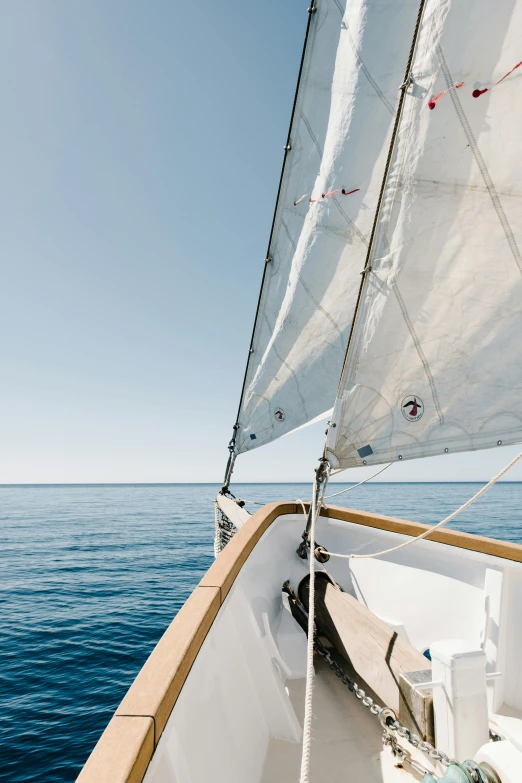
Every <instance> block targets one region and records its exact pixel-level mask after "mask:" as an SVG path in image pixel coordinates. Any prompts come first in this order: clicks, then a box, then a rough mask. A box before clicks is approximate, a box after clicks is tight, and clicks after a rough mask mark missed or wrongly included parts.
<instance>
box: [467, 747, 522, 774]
mask: <svg viewBox="0 0 522 783" xmlns="http://www.w3.org/2000/svg"><path fill="white" fill-rule="evenodd" d="M475 760H476V761H479V762H480V761H484V762H485V763H486V764H489V766H490V767H492V768H493V769H494V770H495V772H496V773H497V775H498V777H499V779H500V780H501V783H520V780H521V779H522V753H521V752H520V751H519V750H517V748H515V747H514V746H513V745H512V744H511V743H510V742H489V743H488V744H487V745H484V746H483V747H482V748H480V750H479V752H478V753H477V756H476V759H475Z"/></svg>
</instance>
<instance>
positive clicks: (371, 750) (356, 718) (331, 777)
mask: <svg viewBox="0 0 522 783" xmlns="http://www.w3.org/2000/svg"><path fill="white" fill-rule="evenodd" d="M315 671H316V679H315V688H314V718H313V724H312V725H313V740H312V756H311V783H324V781H336V783H353V782H354V781H360V782H361V783H410V782H413V781H418V780H420V779H421V776H420V774H419V773H418V772H416V771H415V770H413V769H412V768H411V766H410V765H408V764H407V763H405V765H404V768H403V769H399V768H396V766H395V760H394V758H393V756H392V755H391V753H390V751H389V750H388V749H386V750H384V751H383V745H382V729H381V727H380V724H379V722H378V721H377V719H376V718H375V716H374V715H372V714H371V713H370V711H369V710H368V709H367V708H365V707H363V705H362V704H361V703H360V702H359V701H358V700H357V699H356V698H355V696H354V695H353V694H352V693H350V691H349V690H348V688H346V687H345V686H344V685H343V684H342V683H341V682H340V681H339V679H338V678H337V677H336V675H335V674H334V673H333V672H332V671H331V670H330V668H329V667H328V666H327V664H326V663H325V662H324V661H323V660H322V659H321V658H318V657H316V660H315ZM288 691H289V696H290V700H291V702H292V704H293V706H294V709H295V711H296V714H297V715H299V716H300V719H301V720H302V715H303V713H304V691H305V681H304V680H292V681H290V682H289V684H288ZM417 757H418V756H417ZM300 763H301V745H300V744H296V743H294V742H284V741H283V740H276V739H273V740H271V741H270V742H269V745H268V752H267V756H266V761H265V765H264V769H263V776H262V778H261V783H295V781H296V780H299V767H300ZM426 767H427V768H428V769H429V770H430V771H431V769H432V768H431V765H430V764H429V763H428V764H426Z"/></svg>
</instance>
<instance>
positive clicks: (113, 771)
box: [77, 502, 522, 783]
mask: <svg viewBox="0 0 522 783" xmlns="http://www.w3.org/2000/svg"><path fill="white" fill-rule="evenodd" d="M290 514H302V507H301V505H300V504H296V503H286V502H281V503H268V504H267V505H266V506H263V508H261V509H259V511H257V512H256V513H255V514H253V516H252V517H251V518H250V519H249V520H248V522H246V523H245V524H244V525H243V527H242V528H241V529H240V530H239V531H238V533H236V535H235V536H234V538H233V539H232V540H231V541H230V543H229V544H228V545H227V546H226V547H225V549H224V550H223V551H222V552H221V554H220V555H219V557H218V558H217V559H216V561H215V562H214V563H213V564H212V565H211V566H210V568H209V569H208V571H207V572H206V574H205V575H204V577H203V579H202V580H201V582H200V583H199V585H198V586H197V587H196V589H195V590H194V592H193V593H192V595H191V596H190V598H189V599H188V601H187V602H186V603H185V605H184V606H183V607H182V608H181V609H180V611H179V612H178V614H177V615H176V617H175V618H174V620H173V621H172V623H171V624H170V626H169V627H168V628H167V630H166V631H165V633H164V634H163V636H162V637H161V639H160V640H159V642H158V644H157V645H156V647H155V648H154V650H153V651H152V653H151V655H150V656H149V658H148V660H147V661H146V662H145V665H144V666H143V668H142V669H141V671H140V672H139V674H138V676H137V677H136V679H135V680H134V682H133V684H132V685H131V687H130V688H129V690H128V692H127V694H126V695H125V697H124V699H123V701H122V703H121V704H120V706H119V707H118V709H117V710H116V713H115V715H114V716H113V718H112V720H111V721H110V723H109V725H108V726H107V728H106V729H105V731H104V732H103V734H102V736H101V737H100V739H99V740H98V743H97V744H96V746H95V748H94V750H93V751H92V753H91V755H90V756H89V758H88V759H87V762H86V764H85V766H84V768H83V770H82V771H81V773H80V775H79V777H78V779H77V780H78V782H79V783H141V781H142V780H143V777H144V775H145V772H146V770H147V766H148V764H149V762H150V760H151V758H152V755H153V753H154V750H155V748H156V746H157V744H158V741H159V739H160V737H161V734H162V732H163V730H164V728H165V725H166V723H167V720H168V718H169V716H170V713H171V712H172V709H173V707H174V705H175V703H176V701H177V699H178V696H179V694H180V692H181V689H182V687H183V685H184V683H185V680H186V678H187V676H188V673H189V671H190V669H191V667H192V664H193V663H194V661H195V659H196V656H197V654H198V653H199V650H200V649H201V646H202V644H203V642H204V640H205V638H206V635H207V633H208V631H209V630H210V628H211V627H212V623H213V622H214V619H215V618H216V616H217V613H218V612H219V609H220V607H221V606H222V604H223V602H224V600H225V598H226V596H227V594H228V592H229V590H230V588H231V587H232V585H233V584H234V580H235V579H236V577H237V575H238V574H239V572H240V570H241V568H242V566H243V565H244V563H245V561H246V559H247V558H248V556H249V555H250V553H251V552H252V550H253V549H254V547H255V545H256V544H257V542H258V541H259V539H260V538H261V536H262V535H263V533H265V531H266V530H267V529H268V528H269V527H270V525H271V524H272V522H274V521H275V520H276V519H277V518H278V517H281V516H286V515H290ZM321 516H323V517H327V518H329V519H338V520H340V521H344V522H351V523H354V524H357V525H364V526H366V527H373V528H376V529H378V530H387V531H389V532H393V533H401V534H403V535H408V536H418V535H419V534H420V533H422V532H424V531H425V530H426V529H428V528H429V525H423V524H420V523H419V522H408V521H406V520H403V519H395V518H393V517H386V516H382V515H380V514H369V513H367V512H365V511H355V510H353V509H347V508H341V507H339V506H326V507H324V508H323V509H322V511H321ZM427 540H429V541H435V542H438V543H441V544H447V545H449V546H454V547H458V548H460V549H468V550H471V551H473V552H479V553H481V554H484V555H492V556H493V557H500V558H504V559H506V560H512V561H515V562H517V563H522V546H521V545H520V544H510V543H507V542H504V541H495V540H493V539H491V538H484V537H483V536H475V535H471V534H470V533H459V532H457V531H455V530H437V531H435V532H434V533H433V534H432V535H430V536H427ZM296 544H297V542H296Z"/></svg>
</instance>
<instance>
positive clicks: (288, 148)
mask: <svg viewBox="0 0 522 783" xmlns="http://www.w3.org/2000/svg"><path fill="white" fill-rule="evenodd" d="M316 10H317V2H316V0H311V1H310V6H309V8H308V20H307V23H306V31H305V37H304V42H303V48H302V51H301V61H300V64H299V73H298V75H297V84H296V88H295V93H294V100H293V103H292V112H291V115H290V123H289V125H288V133H287V136H286V144H285V147H284V151H285V152H284V157H283V164H282V166H281V174H280V177H279V185H278V188H277V196H276V202H275V207H274V214H273V217H272V225H271V227H270V235H269V239H268V247H267V251H266V256H265V265H264V268H263V276H262V278H261V287H260V289H259V297H258V300H257V307H256V314H255V316H254V325H253V327H252V335H251V337H250V345H249V349H248V358H247V362H246V366H245V373H244V376H243V383H242V386H241V394H240V397H239V404H238V408H237V414H236V421H235V423H234V426H233V428H232V438H231V439H230V442H229V444H228V451H229V457H228V461H227V466H226V470H225V478H224V481H223V487H222V490H221V491H222V492H223V493H226V492H227V491H228V486H229V484H230V478H231V476H232V472H233V470H234V462H235V453H234V449H235V445H236V437H237V431H238V429H239V416H240V413H241V405H242V403H243V396H244V393H245V387H246V381H247V377H248V369H249V365H250V359H251V357H252V354H253V353H254V348H253V343H254V336H255V333H256V327H257V323H258V318H259V311H260V308H261V301H262V298H263V290H264V287H265V282H266V277H267V269H268V266H269V264H270V262H271V258H270V250H271V246H272V238H273V235H274V228H275V224H276V218H277V213H278V208H279V201H280V196H281V189H282V186H283V179H284V175H285V169H286V164H287V160H288V155H289V153H290V151H291V149H292V128H293V124H294V117H295V109H296V106H297V98H298V95H299V87H300V85H301V77H302V74H303V66H304V62H305V57H306V52H307V44H308V39H309V34H310V28H311V25H312V17H313V15H314V14H315V12H316Z"/></svg>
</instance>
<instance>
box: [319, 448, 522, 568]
mask: <svg viewBox="0 0 522 783" xmlns="http://www.w3.org/2000/svg"><path fill="white" fill-rule="evenodd" d="M520 458H522V451H521V452H520V453H519V454H517V456H516V457H514V458H513V459H512V460H511V462H509V463H508V464H507V465H506V466H505V467H504V468H502V470H501V471H500V472H499V473H497V475H496V476H494V477H493V478H492V479H491V481H489V482H488V483H487V484H486V485H485V486H483V487H482V488H481V489H479V491H478V492H476V493H475V495H473V497H472V498H470V499H469V500H467V501H466V502H465V503H464V504H463V505H462V506H460V508H458V509H457V510H456V511H454V512H453V513H452V514H450V515H449V516H447V517H446V518H445V519H443V520H442V521H441V522H439V523H438V524H437V525H434V526H432V527H429V528H428V529H427V530H425V531H424V533H421V534H420V535H418V536H416V537H415V538H410V539H409V540H408V541H403V542H402V543H401V544H397V546H392V547H390V548H389V549H383V550H382V551H381V552H373V553H371V554H367V555H356V554H349V555H345V554H342V553H340V552H330V551H329V550H327V549H324V547H320V550H321V552H324V553H325V554H328V555H330V557H342V558H346V559H355V558H357V559H362V558H370V557H381V556H382V555H388V554H390V553H391V552H397V550H398V549H403V548H404V547H406V546H410V544H414V543H415V542H416V541H420V540H421V539H422V538H426V536H429V535H431V534H432V533H433V532H434V531H435V530H438V529H439V528H440V527H442V526H443V525H445V524H446V523H447V522H451V520H452V519H455V517H457V516H458V515H459V514H461V513H462V512H463V511H465V510H466V509H467V508H469V507H470V506H471V505H472V504H473V503H474V502H475V501H476V500H478V499H479V498H480V497H482V495H484V494H485V493H486V492H487V491H488V489H490V488H491V487H492V486H493V485H494V484H496V483H497V481H498V480H499V479H500V478H502V476H503V475H504V474H505V473H507V472H508V470H510V469H511V468H512V467H513V465H515V463H517V462H518V461H519V459H520Z"/></svg>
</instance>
